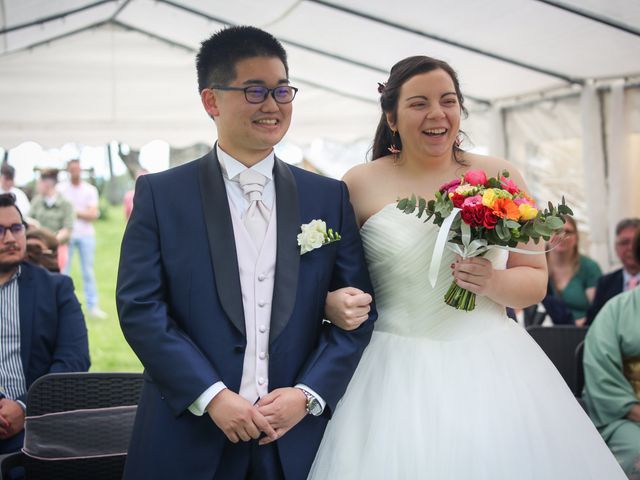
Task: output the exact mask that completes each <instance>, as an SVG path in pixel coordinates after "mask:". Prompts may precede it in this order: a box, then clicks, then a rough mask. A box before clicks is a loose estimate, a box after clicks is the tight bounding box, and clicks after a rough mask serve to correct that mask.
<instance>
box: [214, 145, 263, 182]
mask: <svg viewBox="0 0 640 480" xmlns="http://www.w3.org/2000/svg"><path fill="white" fill-rule="evenodd" d="M216 152H217V154H218V161H219V162H220V166H221V167H222V173H223V175H224V176H225V177H226V178H227V179H228V180H235V179H236V177H237V176H238V175H240V174H241V173H242V172H244V171H245V170H247V167H246V166H245V165H243V164H242V163H240V162H239V161H238V160H236V159H235V158H233V157H232V156H231V155H229V154H228V153H227V152H225V151H224V150H222V149H221V148H220V146H219V145H218V143H217V142H216ZM274 164H275V153H274V151H273V150H271V153H269V155H267V156H266V157H265V158H263V159H262V160H260V161H259V162H258V163H256V164H255V165H254V166H252V167H251V170H255V171H256V172H258V173H261V174H262V175H264V176H265V177H267V178H268V179H269V180H273V165H274Z"/></svg>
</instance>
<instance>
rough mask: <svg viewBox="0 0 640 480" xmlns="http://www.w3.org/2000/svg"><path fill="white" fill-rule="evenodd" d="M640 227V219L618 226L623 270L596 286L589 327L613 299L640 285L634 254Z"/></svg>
mask: <svg viewBox="0 0 640 480" xmlns="http://www.w3.org/2000/svg"><path fill="white" fill-rule="evenodd" d="M638 227H640V218H625V219H624V220H621V221H620V222H618V225H616V238H615V249H616V255H617V256H618V259H619V260H620V263H622V268H619V269H618V270H615V271H613V272H611V273H608V274H606V275H603V276H602V277H600V279H599V280H598V284H597V285H596V293H595V296H594V298H593V303H592V304H591V306H590V307H589V310H588V311H587V325H591V322H593V319H594V318H596V315H598V312H599V311H600V309H601V308H602V307H603V306H604V304H605V303H607V302H608V301H609V300H610V299H611V298H613V297H615V296H616V295H618V294H620V293H622V292H626V291H628V290H631V289H633V288H635V287H636V286H638V284H640V264H639V263H638V261H637V260H636V259H635V257H634V254H633V236H634V235H635V233H636V231H637V229H638Z"/></svg>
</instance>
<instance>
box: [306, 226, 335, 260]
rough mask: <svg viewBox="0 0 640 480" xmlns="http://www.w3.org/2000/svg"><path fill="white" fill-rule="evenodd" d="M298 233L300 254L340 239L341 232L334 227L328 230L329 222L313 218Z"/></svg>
mask: <svg viewBox="0 0 640 480" xmlns="http://www.w3.org/2000/svg"><path fill="white" fill-rule="evenodd" d="M300 230H301V233H299V234H298V246H299V247H300V255H304V254H305V253H307V252H310V251H311V250H315V249H316V248H320V247H322V246H323V245H328V244H330V243H333V242H337V241H338V240H340V238H341V237H340V234H339V233H338V232H334V231H333V229H331V228H330V229H329V230H328V231H327V224H326V223H325V222H324V221H323V220H311V222H309V223H305V224H303V225H301V227H300Z"/></svg>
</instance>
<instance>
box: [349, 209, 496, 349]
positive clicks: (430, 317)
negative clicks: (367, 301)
mask: <svg viewBox="0 0 640 480" xmlns="http://www.w3.org/2000/svg"><path fill="white" fill-rule="evenodd" d="M439 230H440V229H439V227H438V226H437V225H434V224H433V223H432V222H431V221H429V222H426V223H425V222H424V219H419V218H418V217H417V216H416V215H407V214H405V213H403V212H402V211H400V210H398V208H397V207H396V204H395V203H392V204H389V205H387V206H385V207H384V208H382V209H381V210H380V211H378V212H377V213H375V214H374V215H372V216H371V217H370V218H369V219H368V220H367V221H366V222H365V224H364V225H363V226H362V229H361V235H362V241H363V244H364V249H365V255H366V259H367V264H368V266H369V272H370V274H371V280H372V283H373V287H374V291H375V298H376V306H377V309H378V320H377V322H376V330H378V331H386V332H389V333H395V334H398V335H407V336H416V337H429V338H432V339H441V340H455V339H460V338H466V337H468V336H473V335H478V334H482V333H484V332H487V331H488V330H492V329H493V328H497V327H500V326H503V325H504V323H505V322H507V321H508V318H507V317H506V315H505V308H504V307H503V306H502V305H498V304H496V303H495V302H493V301H492V300H490V299H488V298H487V297H483V296H480V295H478V298H477V303H476V308H475V309H474V310H473V311H471V312H465V311H460V310H456V309H455V308H453V307H450V306H449V305H447V304H445V303H444V294H445V293H446V291H447V289H448V288H449V286H450V285H451V282H452V280H453V276H452V275H451V269H450V267H449V266H450V264H451V263H452V262H453V261H455V254H454V253H453V252H452V251H451V250H449V249H448V248H447V249H445V252H444V255H443V258H442V263H441V264H440V269H439V272H438V280H437V283H436V286H435V287H431V284H430V283H429V279H428V275H429V265H430V263H431V257H432V253H433V247H434V245H435V241H436V238H437V236H438V232H439ZM485 258H487V259H489V260H490V261H491V262H492V264H493V266H494V268H496V269H504V268H505V267H506V262H507V258H508V252H507V251H506V250H498V249H493V250H490V251H489V252H487V253H486V254H485Z"/></svg>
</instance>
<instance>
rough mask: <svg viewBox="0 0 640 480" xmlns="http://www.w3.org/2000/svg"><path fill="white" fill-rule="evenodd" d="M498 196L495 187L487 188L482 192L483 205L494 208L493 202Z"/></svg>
mask: <svg viewBox="0 0 640 480" xmlns="http://www.w3.org/2000/svg"><path fill="white" fill-rule="evenodd" d="M497 198H498V196H497V195H496V192H495V191H494V190H493V188H487V189H486V190H485V191H484V193H483V194H482V205H484V206H485V207H489V208H493V204H494V203H495V202H496V199H497Z"/></svg>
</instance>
